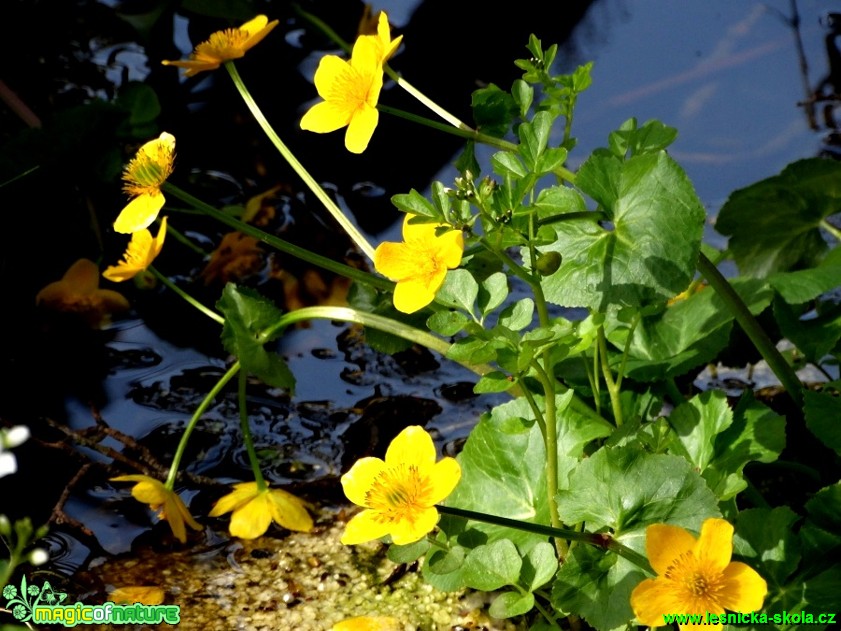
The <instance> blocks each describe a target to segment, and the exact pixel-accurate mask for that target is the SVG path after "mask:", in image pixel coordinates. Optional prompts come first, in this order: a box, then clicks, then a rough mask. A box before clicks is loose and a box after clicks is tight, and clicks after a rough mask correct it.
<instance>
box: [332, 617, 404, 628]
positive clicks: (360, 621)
mask: <svg viewBox="0 0 841 631" xmlns="http://www.w3.org/2000/svg"><path fill="white" fill-rule="evenodd" d="M403 628H404V627H403V625H401V624H400V621H399V620H398V619H397V618H391V617H389V616H357V617H356V618H348V619H347V620H342V621H341V622H337V623H336V624H334V625H333V627H332V628H331V629H330V631H401V630H402V629H403Z"/></svg>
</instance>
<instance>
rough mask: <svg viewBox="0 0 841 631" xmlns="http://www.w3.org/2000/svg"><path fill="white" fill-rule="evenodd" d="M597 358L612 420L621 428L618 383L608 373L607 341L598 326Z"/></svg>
mask: <svg viewBox="0 0 841 631" xmlns="http://www.w3.org/2000/svg"><path fill="white" fill-rule="evenodd" d="M597 334H598V344H599V357H600V358H601V369H602V376H603V377H604V383H605V385H606V386H607V393H608V395H610V405H611V408H612V409H613V420H614V421H615V422H616V427H622V422H623V418H622V402H621V401H620V400H619V383H618V382H617V381H614V380H613V373H612V372H611V371H610V362H609V361H608V356H607V340H605V336H604V325H602V324H600V325H599V328H598V329H597Z"/></svg>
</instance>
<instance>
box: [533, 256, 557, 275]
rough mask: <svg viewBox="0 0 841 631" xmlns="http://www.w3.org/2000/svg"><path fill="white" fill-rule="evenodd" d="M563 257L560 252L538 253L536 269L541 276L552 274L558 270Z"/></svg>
mask: <svg viewBox="0 0 841 631" xmlns="http://www.w3.org/2000/svg"><path fill="white" fill-rule="evenodd" d="M562 260H563V257H561V255H560V254H559V253H558V252H554V251H553V252H543V253H542V254H540V255H538V257H537V263H535V269H537V272H538V274H540V275H541V276H551V275H552V274H554V273H555V272H557V271H558V268H559V267H560V266H561V261H562Z"/></svg>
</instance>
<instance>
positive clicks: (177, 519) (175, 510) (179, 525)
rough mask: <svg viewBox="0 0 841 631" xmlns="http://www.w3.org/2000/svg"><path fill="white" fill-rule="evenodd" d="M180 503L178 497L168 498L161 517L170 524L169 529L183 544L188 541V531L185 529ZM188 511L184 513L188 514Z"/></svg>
mask: <svg viewBox="0 0 841 631" xmlns="http://www.w3.org/2000/svg"><path fill="white" fill-rule="evenodd" d="M180 501H181V500H180V499H179V498H178V496H176V495H173V496H169V497H167V498H166V501H165V502H164V503H163V511H162V512H161V514H160V517H161V519H165V520H166V521H167V523H169V528H170V530H172V534H173V535H175V538H176V539H178V541H180V542H181V543H185V542H186V541H187V529H186V528H185V527H184V513H182V512H181V508H180V507H179V506H178V503H179V502H180ZM186 510H187V509H186V508H185V509H184V511H185V512H186Z"/></svg>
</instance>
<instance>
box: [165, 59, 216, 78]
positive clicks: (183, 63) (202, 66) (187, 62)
mask: <svg viewBox="0 0 841 631" xmlns="http://www.w3.org/2000/svg"><path fill="white" fill-rule="evenodd" d="M161 63H162V64H163V65H164V66H176V67H177V68H185V69H186V70H187V72H185V73H184V76H185V77H192V76H193V75H196V74H198V73H200V72H205V71H207V70H216V69H217V68H218V67H219V66H220V65H221V62H220V61H219V60H216V59H184V60H179V61H169V60H164V61H162V62H161Z"/></svg>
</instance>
